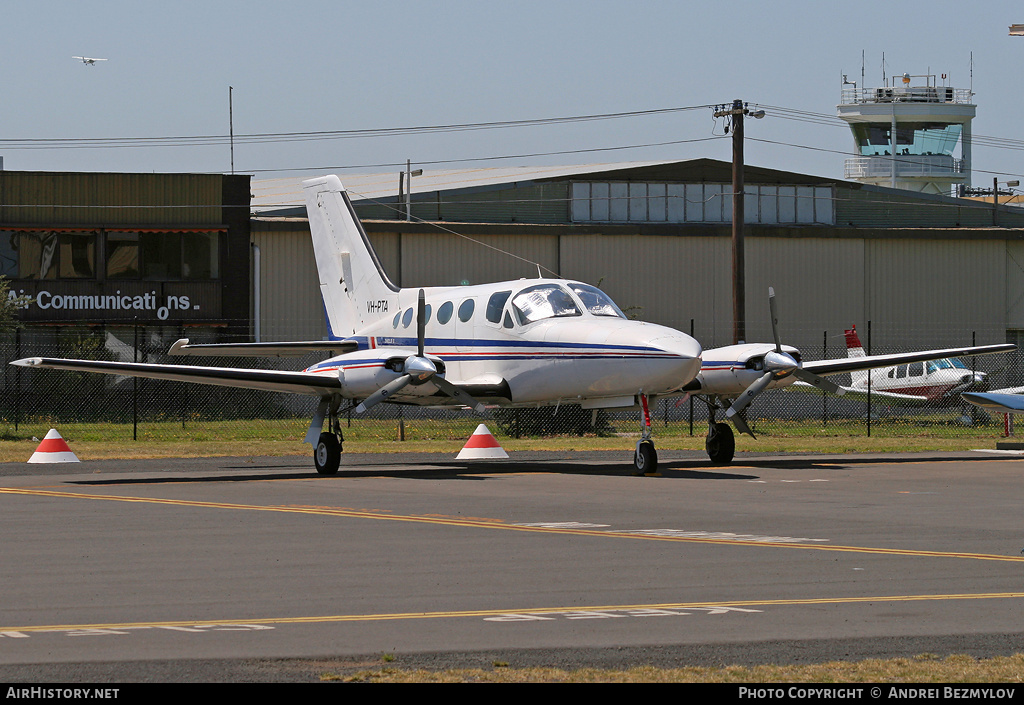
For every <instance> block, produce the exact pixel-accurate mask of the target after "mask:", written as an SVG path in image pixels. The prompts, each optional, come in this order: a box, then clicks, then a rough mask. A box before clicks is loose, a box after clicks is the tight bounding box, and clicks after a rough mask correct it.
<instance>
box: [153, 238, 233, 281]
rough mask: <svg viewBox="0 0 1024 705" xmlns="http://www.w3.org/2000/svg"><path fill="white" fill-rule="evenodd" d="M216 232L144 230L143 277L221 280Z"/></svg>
mask: <svg viewBox="0 0 1024 705" xmlns="http://www.w3.org/2000/svg"><path fill="white" fill-rule="evenodd" d="M217 245H218V237H217V233H215V232H196V231H185V232H143V233H140V234H139V259H140V261H141V264H142V278H143V279H162V280H168V279H172V280H173V279H217V278H218V277H219V276H220V267H219V253H218V247H217Z"/></svg>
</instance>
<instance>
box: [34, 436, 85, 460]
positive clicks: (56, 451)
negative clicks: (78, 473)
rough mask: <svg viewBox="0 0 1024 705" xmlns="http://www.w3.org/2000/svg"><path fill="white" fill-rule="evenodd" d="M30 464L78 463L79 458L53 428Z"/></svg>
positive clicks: (37, 449)
mask: <svg viewBox="0 0 1024 705" xmlns="http://www.w3.org/2000/svg"><path fill="white" fill-rule="evenodd" d="M28 462H30V463H77V462H80V461H79V460H78V456H76V455H75V454H74V453H72V452H71V449H70V448H68V444H67V443H66V442H65V440H64V439H63V438H61V435H60V434H59V433H57V429H55V428H51V429H50V432H49V433H47V434H46V437H45V438H44V439H43V440H42V442H41V443H40V444H39V447H38V448H36V452H35V453H33V454H32V457H31V458H29V459H28Z"/></svg>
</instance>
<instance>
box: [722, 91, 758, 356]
mask: <svg viewBox="0 0 1024 705" xmlns="http://www.w3.org/2000/svg"><path fill="white" fill-rule="evenodd" d="M744 115H750V116H752V117H755V118H758V119H761V118H763V117H764V111H763V110H756V111H754V112H751V111H750V110H749V109H748V108H747V107H746V105H744V103H743V101H742V100H734V101H733V102H732V107H731V108H723V109H720V110H717V111H715V117H730V118H732V119H731V120H730V121H729V122H730V124H731V126H732V342H733V344H737V343H742V342H745V341H746V339H747V302H746V285H747V284H746V262H745V259H744V243H743V219H744V212H743V205H744V203H743V201H744V197H743V187H744V184H743V116H744Z"/></svg>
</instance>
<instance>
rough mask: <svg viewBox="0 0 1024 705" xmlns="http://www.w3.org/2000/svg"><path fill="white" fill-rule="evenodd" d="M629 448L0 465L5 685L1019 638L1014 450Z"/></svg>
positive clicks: (976, 645) (890, 648) (1003, 642)
mask: <svg viewBox="0 0 1024 705" xmlns="http://www.w3.org/2000/svg"><path fill="white" fill-rule="evenodd" d="M627 455H628V453H618V454H584V453H567V454H555V453H551V454H540V453H535V454H529V455H523V456H519V457H515V458H513V459H512V461H504V462H491V463H482V464H467V463H462V462H456V461H454V460H452V459H451V457H450V456H403V455H362V456H352V455H348V456H346V457H345V458H344V459H343V463H344V464H343V467H342V472H341V473H340V474H338V475H337V476H335V477H329V478H322V477H318V476H317V475H316V474H315V473H314V472H312V469H311V467H310V461H309V460H308V459H307V458H219V459H198V460H150V461H96V462H89V461H86V462H83V463H82V464H80V465H59V466H30V465H27V464H7V465H0V516H2V517H3V520H2V522H3V523H2V525H3V527H4V532H3V537H2V541H0V594H2V599H0V678H3V677H5V676H6V677H7V678H12V677H13V678H32V677H33V676H31V675H25V674H26V673H29V674H36V675H39V674H43V677H46V676H45V674H47V673H50V672H51V671H46V670H45V668H44V667H43V666H42V665H43V664H61V663H101V662H116V663H122V664H124V663H129V662H149V663H160V662H168V661H174V660H176V659H276V658H285V657H296V658H317V657H342V658H347V657H357V656H359V655H373V654H382V653H388V654H396V655H399V656H400V657H401V656H402V655H407V654H428V653H429V654H435V655H436V654H444V653H453V654H454V653H459V654H467V653H487V654H489V653H505V654H513V653H515V654H522V655H524V656H523V657H524V660H525V659H526V658H527V656H526V654H529V653H534V654H550V656H543V657H542V658H546V659H548V660H551V661H555V660H557V657H556V656H554V654H559V653H561V654H566V653H570V652H571V653H575V654H579V658H578V662H579V663H585V662H587V657H586V654H588V653H589V654H594V655H604V656H607V655H608V654H613V653H620V654H622V655H624V656H625V655H630V656H629V658H642V654H644V653H650V654H655V653H660V654H690V655H695V656H694V658H696V660H708V658H710V660H712V661H716V660H719V659H720V660H725V661H727V662H728V661H749V660H751V659H757V660H762V661H772V660H783V661H784V660H791V659H792V658H796V657H798V658H800V659H802V660H815V659H816V658H826V657H827V658H833V657H837V658H842V657H843V656H845V655H867V654H896V653H900V654H906V653H910V654H913V653H921V652H926V651H928V652H934V653H940V652H944V651H968V652H972V653H976V654H978V655H981V654H984V653H1008V652H1012V651H1020V650H1024V626H1022V624H1024V621H1022V620H1021V617H1022V615H1024V553H1022V550H1024V526H1022V521H1024V520H1022V512H1021V506H1022V502H1021V499H1022V495H1024V491H1022V489H1024V462H1022V461H1021V459H1020V456H1011V455H994V454H986V453H956V454H910V455H888V456H784V457H766V456H745V457H741V458H739V459H738V461H737V463H736V464H734V465H733V466H730V467H727V468H713V467H709V466H708V465H707V464H706V462H705V461H703V460H702V459H699V457H698V456H696V455H695V454H687V453H673V452H671V451H666V452H663V453H662V456H663V458H662V468H661V476H660V477H633V476H631V475H630V474H629V465H628V460H629V459H628V457H626V456H627ZM529 650H538V651H532V652H531V651H529ZM700 654H704V656H703V657H701V656H700ZM708 654H712V655H717V656H710V657H709V656H708ZM794 654H796V655H797V656H794ZM604 656H595V658H599V659H603V658H604ZM684 658H687V659H689V658H691V657H690V656H684ZM442 662H443V658H440V659H439V660H437V665H441V663H442ZM487 663H489V662H487ZM484 665H486V664H484ZM513 665H516V664H513ZM34 666H35V667H36V670H32V669H33V667H34ZM26 668H27V669H29V670H28V671H26ZM86 672H88V671H86ZM104 672H107V671H104ZM111 672H116V671H111ZM56 673H63V674H64V677H63V678H61V677H60V676H55V677H57V678H58V679H63V680H67V673H68V671H66V670H64V671H60V670H59V669H58V671H56ZM92 673H93V676H92V679H93V680H95V679H96V676H95V672H92ZM158 677H162V678H164V679H168V676H166V674H165V675H163V676H158ZM87 678H88V677H87ZM199 678H200V679H202V680H212V679H213V678H211V677H210V675H206V676H199Z"/></svg>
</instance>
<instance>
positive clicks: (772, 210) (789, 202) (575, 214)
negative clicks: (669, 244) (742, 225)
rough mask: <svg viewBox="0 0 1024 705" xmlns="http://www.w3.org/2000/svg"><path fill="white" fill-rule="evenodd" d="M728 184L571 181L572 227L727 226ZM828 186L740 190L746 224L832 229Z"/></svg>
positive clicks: (729, 215)
mask: <svg viewBox="0 0 1024 705" xmlns="http://www.w3.org/2000/svg"><path fill="white" fill-rule="evenodd" d="M732 198H733V197H732V185H731V184H712V183H695V184H681V183H657V182H653V183H645V182H638V181H628V182H625V181H624V182H574V183H573V184H572V190H571V201H572V203H571V210H570V217H571V218H572V221H573V222H574V223H727V222H729V221H730V220H731V219H732ZM834 202H835V201H834V195H833V189H832V187H831V186H779V185H775V184H764V185H758V184H750V185H747V186H746V187H745V188H744V203H743V206H744V208H743V214H744V220H745V222H747V223H769V224H770V223H796V224H814V223H818V224H823V225H834V224H835V205H834Z"/></svg>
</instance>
